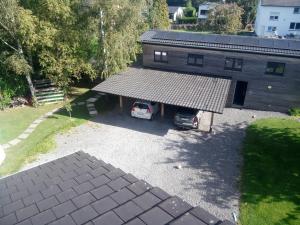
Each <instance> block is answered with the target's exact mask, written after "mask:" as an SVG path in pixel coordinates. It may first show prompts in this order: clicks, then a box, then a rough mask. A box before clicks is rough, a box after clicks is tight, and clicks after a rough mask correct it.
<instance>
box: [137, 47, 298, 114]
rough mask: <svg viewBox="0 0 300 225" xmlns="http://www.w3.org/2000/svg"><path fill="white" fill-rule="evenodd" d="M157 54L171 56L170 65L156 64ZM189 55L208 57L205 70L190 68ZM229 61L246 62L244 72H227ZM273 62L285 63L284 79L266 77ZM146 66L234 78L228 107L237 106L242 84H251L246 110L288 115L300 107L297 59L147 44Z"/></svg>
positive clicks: (145, 50)
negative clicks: (237, 92) (238, 85)
mask: <svg viewBox="0 0 300 225" xmlns="http://www.w3.org/2000/svg"><path fill="white" fill-rule="evenodd" d="M154 50H158V51H166V52H168V63H158V62H154ZM189 53H193V54H201V55H204V65H203V67H197V66H190V65H187V55H188V54H189ZM226 57H233V58H242V59H243V70H242V71H229V70H224V64H225V58H226ZM269 61H272V62H273V61H274V62H283V63H285V64H286V66H285V73H284V76H274V75H267V74H265V69H266V65H267V62H269ZM143 65H144V66H145V67H151V68H158V69H166V70H175V71H183V72H196V73H200V74H204V75H205V74H207V75H217V76H228V77H231V78H232V86H231V88H230V94H229V97H228V102H227V106H233V105H232V102H233V97H234V90H235V85H236V81H237V80H240V81H247V82H248V89H247V94H246V99H245V104H244V108H252V109H260V110H275V111H282V112H286V111H287V110H288V109H289V108H291V107H296V106H297V107H300V59H297V58H287V57H278V56H267V55H258V54H246V53H237V52H226V51H212V50H205V49H191V48H179V47H169V46H159V45H148V44H144V45H143ZM268 86H272V89H268Z"/></svg>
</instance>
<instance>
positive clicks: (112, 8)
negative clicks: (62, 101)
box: [91, 0, 147, 78]
mask: <svg viewBox="0 0 300 225" xmlns="http://www.w3.org/2000/svg"><path fill="white" fill-rule="evenodd" d="M145 11H146V3H145V1H144V0H110V1H102V0H95V1H94V4H93V6H92V9H91V18H92V19H93V22H92V23H91V24H92V25H91V29H93V30H94V31H95V32H96V33H95V34H96V36H95V38H96V39H95V40H97V42H96V45H95V46H96V55H95V59H96V62H95V66H96V68H97V71H98V72H99V75H100V76H101V77H103V78H105V77H107V76H109V75H111V74H114V73H116V72H119V71H120V70H122V69H125V68H126V67H127V66H128V64H130V63H131V62H133V61H135V60H136V55H137V54H138V53H139V52H140V46H139V45H138V40H139V37H140V35H141V34H142V33H143V32H144V31H145V30H146V29H147V17H145V16H143V13H144V12H145Z"/></svg>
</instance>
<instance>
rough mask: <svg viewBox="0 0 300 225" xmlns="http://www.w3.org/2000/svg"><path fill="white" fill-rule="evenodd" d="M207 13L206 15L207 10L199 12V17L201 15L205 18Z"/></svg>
mask: <svg viewBox="0 0 300 225" xmlns="http://www.w3.org/2000/svg"><path fill="white" fill-rule="evenodd" d="M207 13H208V10H203V9H202V10H200V15H202V16H205V15H207Z"/></svg>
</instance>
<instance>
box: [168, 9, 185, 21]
mask: <svg viewBox="0 0 300 225" xmlns="http://www.w3.org/2000/svg"><path fill="white" fill-rule="evenodd" d="M183 10H184V7H180V6H169V19H170V20H172V21H173V22H176V21H177V19H178V18H182V17H183Z"/></svg>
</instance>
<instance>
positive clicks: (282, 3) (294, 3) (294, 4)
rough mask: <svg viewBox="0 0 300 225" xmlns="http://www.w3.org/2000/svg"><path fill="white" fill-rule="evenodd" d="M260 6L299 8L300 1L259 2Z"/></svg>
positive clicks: (265, 0)
mask: <svg viewBox="0 0 300 225" xmlns="http://www.w3.org/2000/svg"><path fill="white" fill-rule="evenodd" d="M261 5H262V6H282V7H297V6H299V7H300V0H261Z"/></svg>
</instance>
